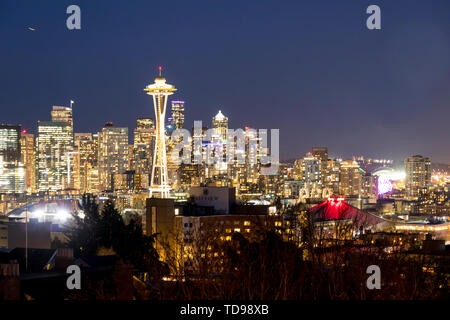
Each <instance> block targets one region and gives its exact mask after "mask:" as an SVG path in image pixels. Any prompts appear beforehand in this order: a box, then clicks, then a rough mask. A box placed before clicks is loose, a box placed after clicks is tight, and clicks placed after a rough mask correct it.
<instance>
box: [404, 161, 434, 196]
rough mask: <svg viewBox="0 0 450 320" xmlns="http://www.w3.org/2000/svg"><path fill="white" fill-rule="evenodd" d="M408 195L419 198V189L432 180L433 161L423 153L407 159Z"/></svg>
mask: <svg viewBox="0 0 450 320" xmlns="http://www.w3.org/2000/svg"><path fill="white" fill-rule="evenodd" d="M405 172H406V197H407V198H408V199H417V197H418V196H419V190H420V189H421V188H424V187H425V186H426V185H427V184H428V183H430V182H431V161H430V159H429V158H425V157H422V156H421V155H416V156H412V157H409V158H406V159H405Z"/></svg>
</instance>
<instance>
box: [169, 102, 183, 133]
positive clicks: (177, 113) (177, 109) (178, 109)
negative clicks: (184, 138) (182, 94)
mask: <svg viewBox="0 0 450 320" xmlns="http://www.w3.org/2000/svg"><path fill="white" fill-rule="evenodd" d="M172 119H173V122H174V124H175V129H182V128H184V101H179V100H177V101H172Z"/></svg>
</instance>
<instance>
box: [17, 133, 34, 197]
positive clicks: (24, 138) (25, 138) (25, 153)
mask: <svg viewBox="0 0 450 320" xmlns="http://www.w3.org/2000/svg"><path fill="white" fill-rule="evenodd" d="M35 152H36V150H35V145H34V134H32V133H28V132H27V131H26V130H22V133H21V136H20V153H21V162H22V164H23V167H24V169H25V189H26V191H27V193H34V192H36V153H35Z"/></svg>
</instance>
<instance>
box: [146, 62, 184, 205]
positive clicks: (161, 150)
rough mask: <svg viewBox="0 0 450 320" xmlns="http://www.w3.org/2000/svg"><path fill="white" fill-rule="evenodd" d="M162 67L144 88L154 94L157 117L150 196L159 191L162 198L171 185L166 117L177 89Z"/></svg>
mask: <svg viewBox="0 0 450 320" xmlns="http://www.w3.org/2000/svg"><path fill="white" fill-rule="evenodd" d="M161 71H162V67H159V77H158V78H156V79H155V82H154V83H153V84H149V85H148V86H147V87H146V88H145V89H144V90H145V91H147V94H148V95H151V96H153V106H154V109H155V119H156V142H155V151H154V154H153V167H152V176H151V180H150V198H151V197H152V196H154V193H159V194H160V197H161V198H164V199H165V198H168V197H169V190H170V186H169V183H168V181H167V156H166V134H165V118H166V107H167V97H168V96H169V95H171V94H173V93H174V91H176V90H177V89H175V87H174V86H173V85H170V84H168V83H166V79H164V78H163V77H162V76H161Z"/></svg>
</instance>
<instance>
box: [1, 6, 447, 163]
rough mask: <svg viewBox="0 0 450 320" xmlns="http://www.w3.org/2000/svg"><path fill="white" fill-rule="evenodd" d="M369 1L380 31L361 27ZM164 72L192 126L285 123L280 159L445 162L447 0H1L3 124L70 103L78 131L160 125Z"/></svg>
mask: <svg viewBox="0 0 450 320" xmlns="http://www.w3.org/2000/svg"><path fill="white" fill-rule="evenodd" d="M71 4H77V5H79V6H80V7H81V14H82V18H81V27H82V29H81V30H79V31H70V30H68V29H67V28H66V19H67V17H68V15H67V14H66V8H67V6H69V5H71ZM371 4H377V5H379V6H380V7H381V17H382V18H381V20H382V29H381V30H375V31H371V30H368V29H367V28H366V18H367V17H368V15H367V14H366V12H365V11H366V8H367V7H368V6H369V5H371ZM30 26H31V27H34V28H36V31H34V32H33V31H29V30H28V27H30ZM158 65H162V66H163V68H164V70H163V73H164V76H165V77H166V79H167V81H168V82H169V83H171V84H173V85H175V86H176V87H177V88H178V91H177V93H176V94H175V95H173V96H172V97H173V99H174V100H175V99H177V100H178V99H179V100H185V101H186V105H185V107H186V127H188V128H190V127H191V126H192V125H193V121H194V120H203V122H204V123H205V124H206V125H208V126H210V123H211V118H212V117H213V116H214V115H215V114H216V113H217V111H218V109H221V110H222V112H223V113H224V114H225V115H226V116H228V117H229V118H230V128H235V129H236V128H242V127H243V126H246V125H248V126H251V127H254V128H268V129H270V128H280V139H281V147H280V148H281V158H282V159H287V158H294V157H300V156H303V155H304V154H305V153H306V152H307V151H309V150H310V148H311V147H312V146H327V147H328V148H329V153H330V156H342V157H351V156H352V155H365V156H367V157H377V158H390V159H403V158H404V157H405V156H409V155H413V154H422V155H426V156H429V157H431V159H432V161H434V162H446V163H450V147H449V141H450V139H449V137H450V1H448V0H442V1H439V0H433V1H426V0H423V1H411V0H409V1H399V0H396V1H392V0H390V1H379V0H376V1H357V0H353V1H336V0H330V1H326V0H311V1H299V0H297V1H284V0H279V1H261V0H258V1H249V0H240V1H234V0H232V1H212V0H208V1H195V0H192V1H187V0H183V1H173V0H172V1H150V0H146V1H144V0H142V1H106V0H86V1H76V0H71V1H63V0H58V1H54V0H53V1H48V0H40V1H35V0H33V1H31V0H30V1H23V0H0V88H1V89H0V110H1V112H0V122H2V123H21V124H22V125H23V126H24V127H25V128H27V129H29V130H30V131H33V132H34V131H35V130H36V121H37V120H49V119H50V109H51V106H52V105H68V104H69V101H70V100H71V99H73V100H75V102H76V104H75V105H74V123H75V124H74V125H75V132H98V131H99V130H101V128H102V126H103V125H104V123H105V122H106V121H113V122H114V124H115V125H117V126H127V127H129V130H130V131H132V129H133V128H134V127H135V121H136V117H144V116H147V117H154V114H153V106H152V104H151V97H149V96H147V95H146V94H145V93H144V91H143V89H144V87H145V86H146V85H147V84H149V83H151V82H153V79H154V78H155V76H156V74H157V66H158ZM130 143H131V140H130Z"/></svg>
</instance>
